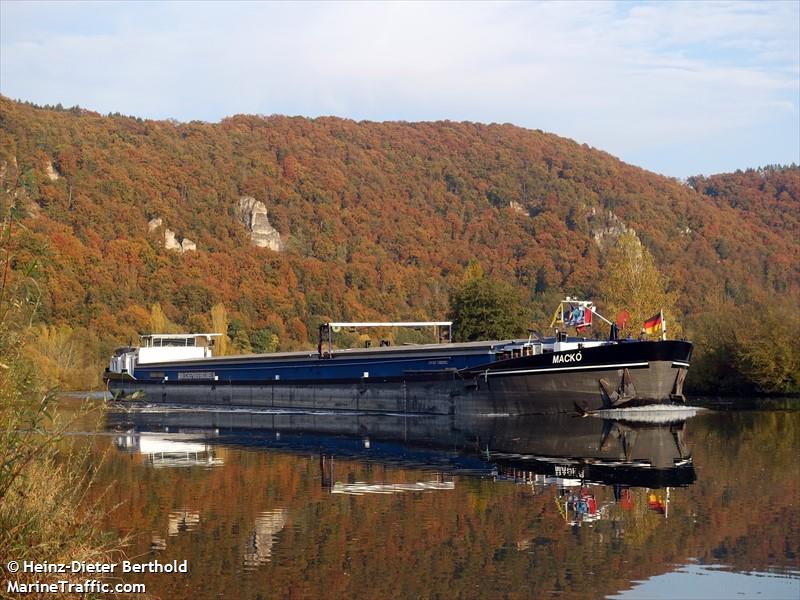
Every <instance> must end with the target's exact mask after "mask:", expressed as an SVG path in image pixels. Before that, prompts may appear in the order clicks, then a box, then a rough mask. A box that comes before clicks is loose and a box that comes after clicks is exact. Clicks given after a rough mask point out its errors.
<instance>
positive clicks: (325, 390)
mask: <svg viewBox="0 0 800 600" xmlns="http://www.w3.org/2000/svg"><path fill="white" fill-rule="evenodd" d="M557 315H558V318H557V322H558V324H559V328H557V329H556V330H555V335H553V336H551V337H540V336H539V335H537V334H535V333H534V332H530V333H529V336H528V338H525V339H510V340H495V341H482V342H466V343H453V342H451V341H450V340H451V339H452V335H451V331H452V323H451V322H449V321H434V322H393V323H381V322H355V323H353V322H347V323H345V322H331V323H324V324H322V325H320V327H319V343H318V345H317V349H316V351H311V352H309V351H304V352H279V353H271V354H249V355H238V356H214V355H213V346H214V339H215V337H216V336H218V335H219V334H213V333H194V334H149V335H144V336H142V337H141V340H142V343H141V345H140V346H139V347H132V346H127V347H123V348H119V349H117V350H116V351H115V352H114V355H113V357H112V358H111V362H110V365H109V367H108V368H107V369H106V372H105V375H104V378H105V381H106V382H107V386H108V389H109V391H110V392H111V393H112V394H113V395H114V397H115V398H138V399H141V400H144V401H146V402H153V403H173V404H190V405H195V406H213V405H222V406H239V407H253V408H287V409H312V410H317V409H323V410H346V411H362V412H363V411H366V412H382V413H423V414H454V413H463V414H483V415H487V414H489V415H498V414H500V415H504V414H507V415H524V414H541V413H557V412H573V411H575V410H576V408H577V409H578V410H580V411H592V410H600V409H608V408H623V407H628V406H637V405H642V404H663V403H676V402H677V403H681V402H684V396H683V382H684V379H685V377H686V373H687V370H688V368H689V364H690V360H691V354H692V344H691V343H690V342H688V341H683V340H667V339H665V338H666V336H665V335H662V336H660V339H655V340H651V339H621V338H620V336H619V335H618V333H617V331H618V329H617V326H616V324H614V323H611V322H610V321H608V320H607V319H605V318H604V317H602V316H601V315H600V314H599V313H598V312H597V311H596V309H595V307H594V306H593V304H592V303H591V302H589V301H582V300H576V299H572V298H569V297H568V298H567V299H566V300H564V301H562V302H561V303H560V306H559V309H558V311H557ZM576 315H577V316H576ZM593 316H594V317H598V318H600V319H602V320H604V321H606V322H607V323H609V325H610V332H611V333H610V335H609V336H608V339H591V338H588V337H585V336H581V335H573V336H570V335H568V333H567V332H568V329H569V328H570V327H574V328H575V329H576V331H577V332H583V331H585V330H586V328H587V327H589V326H591V321H592V317H593ZM378 327H413V328H421V327H431V328H433V329H434V330H435V331H436V332H437V337H438V338H439V343H432V344H417V345H403V346H391V345H388V344H386V345H385V344H384V343H382V344H381V346H380V347H375V348H355V349H354V348H348V349H337V348H335V346H334V343H333V342H334V332H335V331H337V330H339V329H341V328H348V329H349V328H378ZM562 327H563V330H562Z"/></svg>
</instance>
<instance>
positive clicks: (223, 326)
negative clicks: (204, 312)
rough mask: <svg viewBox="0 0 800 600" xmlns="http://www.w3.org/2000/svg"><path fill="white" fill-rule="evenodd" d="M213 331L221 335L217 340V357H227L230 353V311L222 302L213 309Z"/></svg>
mask: <svg viewBox="0 0 800 600" xmlns="http://www.w3.org/2000/svg"><path fill="white" fill-rule="evenodd" d="M211 329H212V330H213V332H214V333H220V334H222V335H220V336H219V337H218V338H217V342H216V344H217V347H216V350H217V352H216V353H217V355H218V356H225V355H226V354H227V353H228V345H229V339H228V311H226V310H225V305H224V304H223V303H222V302H219V303H218V304H215V305H214V306H212V307H211Z"/></svg>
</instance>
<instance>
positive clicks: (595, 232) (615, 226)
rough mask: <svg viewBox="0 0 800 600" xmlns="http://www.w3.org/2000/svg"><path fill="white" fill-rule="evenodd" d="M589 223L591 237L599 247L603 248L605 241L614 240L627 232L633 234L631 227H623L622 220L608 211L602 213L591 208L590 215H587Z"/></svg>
mask: <svg viewBox="0 0 800 600" xmlns="http://www.w3.org/2000/svg"><path fill="white" fill-rule="evenodd" d="M589 223H590V225H591V234H592V237H593V238H594V241H595V243H596V244H597V245H598V246H600V247H603V245H604V244H605V242H606V240H607V239H611V240H615V239H616V238H618V237H619V236H621V235H622V234H623V233H626V232H628V231H633V232H634V233H635V231H634V230H633V229H632V228H631V227H628V226H627V225H625V223H624V222H623V221H622V219H620V218H619V217H618V216H617V215H615V214H614V213H613V212H611V211H610V210H609V211H606V212H603V211H599V210H597V209H596V208H595V207H592V210H591V213H590V214H589Z"/></svg>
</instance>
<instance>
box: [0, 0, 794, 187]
mask: <svg viewBox="0 0 800 600" xmlns="http://www.w3.org/2000/svg"><path fill="white" fill-rule="evenodd" d="M0 94H3V95H4V96H6V97H10V98H13V99H19V100H27V101H31V102H34V103H36V104H57V103H61V104H62V105H64V106H73V105H76V104H77V105H80V106H82V107H84V108H88V109H91V110H96V111H98V112H100V113H111V112H120V113H123V114H127V115H135V116H140V117H144V118H152V119H167V118H170V119H177V120H179V121H190V120H203V121H210V122H217V121H219V120H220V119H222V118H224V117H226V116H230V115H234V114H264V115H270V114H287V115H303V116H308V117H316V116H322V115H334V116H339V117H345V118H350V119H354V120H359V121H360V120H372V121H431V120H442V119H449V120H452V121H478V122H483V123H493V122H498V123H513V124H515V125H519V126H522V127H527V128H530V129H542V130H544V131H547V132H551V133H556V134H558V135H562V136H565V137H569V138H572V139H574V140H576V141H578V142H580V143H586V144H588V145H590V146H593V147H595V148H599V149H602V150H605V151H607V152H609V153H611V154H613V155H615V156H618V157H619V158H621V159H622V160H624V161H626V162H628V163H632V164H635V165H638V166H641V167H644V168H646V169H649V170H651V171H655V172H658V173H662V174H665V175H668V176H673V177H679V178H684V177H687V176H690V175H695V174H711V173H718V172H728V171H735V170H736V169H746V168H748V167H757V166H761V165H766V164H776V163H779V164H788V163H799V164H800V1H798V0H787V1H773V2H769V1H765V2H747V1H740V2H700V1H692V2H664V3H661V2H585V3H584V2H492V3H480V2H468V3H457V2H440V3H426V2H413V3H401V2H386V3H380V2H374V3H366V2H356V3H348V2H343V3H333V2H323V3H314V2H300V3H288V2H286V3H268V2H241V3H237V2H227V3H215V2H196V3H195V2H163V3H157V2H149V1H148V2H109V3H105V2H88V3H83V2H62V1H59V2H34V1H31V0H26V1H19V0H0Z"/></svg>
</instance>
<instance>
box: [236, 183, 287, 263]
mask: <svg viewBox="0 0 800 600" xmlns="http://www.w3.org/2000/svg"><path fill="white" fill-rule="evenodd" d="M238 213H239V220H240V221H241V222H242V223H243V224H244V226H245V227H247V230H248V231H249V232H250V240H251V241H252V243H253V245H254V246H258V247H259V248H269V249H270V250H274V251H275V252H280V251H281V250H283V246H284V244H283V240H282V239H281V234H280V233H278V230H277V229H275V228H274V227H273V226H272V225H270V222H269V219H268V218H267V207H266V206H264V203H263V202H260V201H259V200H256V199H255V198H253V197H252V196H242V197H241V198H239V206H238Z"/></svg>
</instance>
